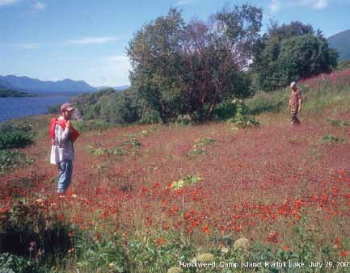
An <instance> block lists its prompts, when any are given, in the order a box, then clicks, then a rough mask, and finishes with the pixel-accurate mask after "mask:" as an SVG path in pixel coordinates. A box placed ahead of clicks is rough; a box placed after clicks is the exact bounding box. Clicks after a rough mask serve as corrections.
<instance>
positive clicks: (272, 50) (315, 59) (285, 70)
mask: <svg viewBox="0 0 350 273" xmlns="http://www.w3.org/2000/svg"><path fill="white" fill-rule="evenodd" d="M256 45H259V46H256V47H255V56H254V64H253V67H254V70H255V72H256V73H257V74H258V82H259V88H260V89H262V90H265V91H270V90H275V89H278V88H282V87H285V86H287V85H288V84H289V83H290V82H291V81H297V80H299V79H301V78H307V77H310V76H313V75H317V74H320V73H327V72H330V71H331V70H332V69H333V68H334V67H335V66H336V64H337V54H336V52H335V51H334V50H332V49H330V48H329V47H328V43H327V40H326V39H325V38H324V37H323V35H322V32H321V31H319V30H318V31H317V32H315V31H314V30H313V28H312V26H310V25H304V24H302V23H301V22H292V23H291V24H289V25H286V24H284V25H282V26H278V24H277V23H272V24H271V26H270V27H269V29H268V33H267V34H265V35H264V37H262V39H261V40H260V42H259V43H257V44H256Z"/></svg>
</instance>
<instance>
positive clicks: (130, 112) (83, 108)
mask: <svg viewBox="0 0 350 273" xmlns="http://www.w3.org/2000/svg"><path fill="white" fill-rule="evenodd" d="M72 103H73V104H74V105H76V107H77V108H78V109H79V111H80V114H81V115H82V116H83V117H84V121H85V122H87V127H88V128H85V123H82V129H83V130H90V129H89V127H92V129H100V128H94V127H95V126H94V125H96V126H97V127H100V125H101V126H102V127H108V126H107V124H109V125H117V124H126V123H133V122H136V121H138V120H140V119H141V114H140V112H141V110H140V109H143V108H142V105H141V102H140V99H139V98H138V97H137V96H136V94H135V92H133V90H132V89H127V90H124V91H121V92H115V91H114V89H104V90H101V91H98V92H96V93H92V94H83V95H79V96H77V97H74V98H73V99H72ZM91 120H97V123H99V124H95V122H94V121H91ZM90 121H91V123H93V124H91V125H89V123H90ZM102 121H103V122H104V124H101V123H102ZM146 123H147V122H146Z"/></svg>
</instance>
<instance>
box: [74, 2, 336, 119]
mask: <svg viewBox="0 0 350 273" xmlns="http://www.w3.org/2000/svg"><path fill="white" fill-rule="evenodd" d="M262 17H263V14H262V9H261V8H257V7H255V6H251V5H247V4H245V5H242V6H234V7H233V8H231V7H225V8H223V9H222V10H220V11H219V12H217V13H215V14H213V15H211V16H210V17H209V18H208V20H207V21H203V20H199V19H198V18H193V19H192V20H190V21H189V22H188V23H186V22H185V21H184V19H183V17H182V14H181V11H180V10H178V9H175V8H171V9H170V10H169V12H168V14H167V15H166V16H160V17H158V18H156V19H155V20H154V21H152V22H149V23H147V24H145V25H144V26H143V27H141V28H140V29H139V30H138V31H137V32H136V33H135V34H134V37H133V38H132V39H131V41H130V42H129V45H128V47H127V55H128V57H129V59H130V61H131V65H132V71H131V72H130V81H131V87H130V88H129V89H128V90H126V91H124V92H121V93H115V92H112V91H111V90H109V91H108V90H104V91H102V92H101V93H99V94H93V95H85V97H84V96H82V97H78V98H76V103H77V104H80V106H81V108H83V109H82V111H83V112H84V111H85V113H83V114H85V117H86V118H104V119H106V120H108V121H109V122H111V123H119V124H123V123H129V122H135V121H141V122H159V121H160V122H170V121H173V120H176V119H177V118H178V117H179V116H183V115H187V116H189V117H190V118H191V119H192V120H193V121H194V122H201V121H204V120H207V119H209V118H211V117H212V116H213V114H214V112H215V109H216V108H217V106H218V105H219V104H221V103H224V102H225V101H227V100H230V99H232V98H246V97H249V96H251V95H253V94H254V93H255V92H256V91H257V90H262V91H272V90H276V89H279V88H284V87H286V86H287V85H288V84H289V83H290V82H291V81H297V80H299V79H301V78H307V77H311V76H314V75H317V74H320V73H328V72H330V71H331V70H332V69H333V68H335V67H336V65H337V57H338V56H337V53H336V52H335V51H334V50H333V49H330V48H329V47H328V43H327V40H326V39H325V38H324V37H323V35H322V32H321V31H319V30H317V31H315V30H314V29H313V27H312V26H311V25H305V24H303V23H301V22H297V21H296V22H291V23H290V24H283V25H279V24H278V23H276V22H272V23H271V24H270V26H269V28H268V30H267V32H266V33H265V34H263V35H261V34H260V31H261V27H262Z"/></svg>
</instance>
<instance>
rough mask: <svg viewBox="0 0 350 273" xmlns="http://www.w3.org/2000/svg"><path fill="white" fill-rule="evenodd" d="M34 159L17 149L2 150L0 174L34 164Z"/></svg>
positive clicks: (0, 153)
mask: <svg viewBox="0 0 350 273" xmlns="http://www.w3.org/2000/svg"><path fill="white" fill-rule="evenodd" d="M33 162H34V160H33V159H31V158H30V157H28V156H27V155H25V154H23V153H21V152H18V151H15V150H3V151H1V150H0V174H1V173H5V172H8V171H11V170H13V169H16V168H22V167H26V166H27V165H29V164H33Z"/></svg>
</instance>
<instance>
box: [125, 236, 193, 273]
mask: <svg viewBox="0 0 350 273" xmlns="http://www.w3.org/2000/svg"><path fill="white" fill-rule="evenodd" d="M163 237H164V238H163ZM163 237H160V238H162V239H164V240H165V242H164V244H157V243H156V242H157V238H151V237H149V236H145V237H144V239H143V240H142V241H138V240H131V242H130V243H129V246H128V249H127V255H128V257H129V260H130V265H131V267H130V269H131V272H150V273H158V272H167V270H168V269H170V268H172V267H175V266H178V265H179V262H181V261H182V262H184V263H187V262H189V261H191V260H192V259H193V258H194V257H195V255H196V248H195V246H194V245H193V244H188V243H186V241H184V240H177V239H175V238H173V237H172V236H171V234H168V235H167V234H166V235H164V236H163ZM158 238H159V237H158ZM170 272H179V271H178V270H176V269H175V268H174V269H173V271H170Z"/></svg>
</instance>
